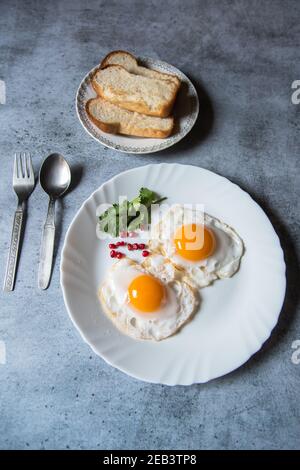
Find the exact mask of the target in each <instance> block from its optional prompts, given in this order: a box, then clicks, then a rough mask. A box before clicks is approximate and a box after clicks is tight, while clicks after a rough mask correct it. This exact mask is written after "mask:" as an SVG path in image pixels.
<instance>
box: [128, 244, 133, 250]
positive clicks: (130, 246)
mask: <svg viewBox="0 0 300 470" xmlns="http://www.w3.org/2000/svg"><path fill="white" fill-rule="evenodd" d="M127 248H128V250H129V251H132V250H133V245H132V244H131V243H127Z"/></svg>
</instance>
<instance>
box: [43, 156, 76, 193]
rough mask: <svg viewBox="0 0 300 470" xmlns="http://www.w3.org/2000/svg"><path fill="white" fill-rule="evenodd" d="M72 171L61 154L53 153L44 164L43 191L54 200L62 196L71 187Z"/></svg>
mask: <svg viewBox="0 0 300 470" xmlns="http://www.w3.org/2000/svg"><path fill="white" fill-rule="evenodd" d="M70 182H71V171H70V167H69V165H68V163H67V162H66V160H65V159H64V157H63V156H62V155H60V154H59V153H52V154H51V155H49V156H48V157H47V158H46V159H45V160H44V161H43V163H42V166H41V169H40V183H41V186H42V188H43V190H44V191H45V192H46V193H47V194H48V195H49V196H50V197H53V198H55V199H56V198H58V197H60V196H62V195H63V194H64V193H65V192H66V191H67V189H68V188H69V186H70Z"/></svg>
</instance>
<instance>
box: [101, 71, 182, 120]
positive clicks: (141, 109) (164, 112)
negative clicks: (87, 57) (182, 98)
mask: <svg viewBox="0 0 300 470" xmlns="http://www.w3.org/2000/svg"><path fill="white" fill-rule="evenodd" d="M110 67H114V68H120V69H123V70H126V69H125V68H124V67H122V66H121V65H114V64H109V65H107V66H106V67H104V68H101V70H104V69H108V68H110ZM98 71H99V70H96V72H95V73H94V75H93V77H92V86H93V88H94V90H95V92H96V93H97V95H99V96H101V98H103V99H106V100H107V101H110V102H111V103H113V104H116V105H118V106H120V108H123V109H127V110H129V111H136V112H137V113H142V114H146V115H147V116H157V117H161V118H164V117H168V116H169V115H170V114H171V111H172V108H173V105H174V102H175V100H176V96H177V92H178V89H177V90H174V93H173V96H172V99H171V100H170V101H169V102H168V103H166V104H165V105H163V106H160V107H159V108H156V110H155V111H152V110H151V109H150V108H149V107H148V106H147V105H146V103H143V102H139V103H132V102H128V101H125V100H122V99H121V98H120V99H118V98H117V97H115V98H110V99H109V100H108V99H107V97H106V96H105V94H104V92H103V89H102V88H101V86H100V84H99V83H98V82H97V81H96V80H95V76H96V74H97V73H98ZM126 72H127V73H130V72H128V71H127V70H126Z"/></svg>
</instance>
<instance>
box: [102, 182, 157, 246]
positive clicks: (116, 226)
mask: <svg viewBox="0 0 300 470" xmlns="http://www.w3.org/2000/svg"><path fill="white" fill-rule="evenodd" d="M165 199H166V198H165V197H164V198H160V197H158V195H157V194H156V193H155V192H153V191H151V190H150V189H148V188H141V189H140V192H139V195H138V196H137V197H136V198H134V199H132V201H127V200H125V201H123V202H121V204H116V203H115V204H113V205H112V206H111V207H110V208H109V209H107V210H106V211H105V212H103V214H101V215H100V216H99V228H100V230H101V231H102V232H106V233H109V234H110V235H112V236H113V237H116V236H118V235H119V234H120V233H121V232H123V231H134V230H137V229H138V228H140V227H141V226H143V225H145V224H147V223H150V222H151V221H150V217H151V212H150V208H151V205H152V204H159V203H160V202H162V201H164V200H165Z"/></svg>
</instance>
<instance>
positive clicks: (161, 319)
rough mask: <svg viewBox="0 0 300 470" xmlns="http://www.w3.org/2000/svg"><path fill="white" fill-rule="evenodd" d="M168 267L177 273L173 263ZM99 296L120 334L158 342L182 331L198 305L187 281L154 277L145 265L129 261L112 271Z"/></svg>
mask: <svg viewBox="0 0 300 470" xmlns="http://www.w3.org/2000/svg"><path fill="white" fill-rule="evenodd" d="M149 258H151V257H149ZM148 263H149V260H147V264H148ZM167 264H169V265H170V272H171V271H173V272H174V267H172V265H171V263H168V262H167V261H166V262H165V263H164V265H167ZM170 279H172V280H170ZM99 297H100V301H101V304H102V306H103V309H104V311H105V313H106V314H107V316H108V317H109V318H110V319H111V320H112V321H113V323H114V324H115V325H116V327H117V328H118V329H119V330H120V331H122V332H123V333H125V334H127V335H129V336H132V337H133V338H135V339H152V340H156V341H159V340H162V339H164V338H167V337H168V336H170V335H173V334H174V333H175V332H176V331H177V330H179V328H180V327H181V326H182V325H183V324H184V323H185V322H186V321H187V320H188V319H189V318H190V317H191V316H192V315H193V313H194V311H195V307H196V305H197V299H196V296H195V294H194V292H193V290H192V288H191V287H190V286H189V285H188V284H187V283H186V282H183V281H180V280H176V279H175V277H172V276H171V277H170V276H169V277H166V276H165V275H164V274H162V273H161V272H159V270H156V275H153V274H152V273H150V271H149V270H148V269H147V267H146V266H143V265H141V264H139V263H137V262H135V261H133V260H130V259H128V258H123V259H121V260H120V261H117V262H116V263H115V264H114V265H113V266H112V267H111V268H110V270H109V272H108V274H107V276H106V279H105V281H104V283H103V284H102V286H101V287H100V290H99Z"/></svg>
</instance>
